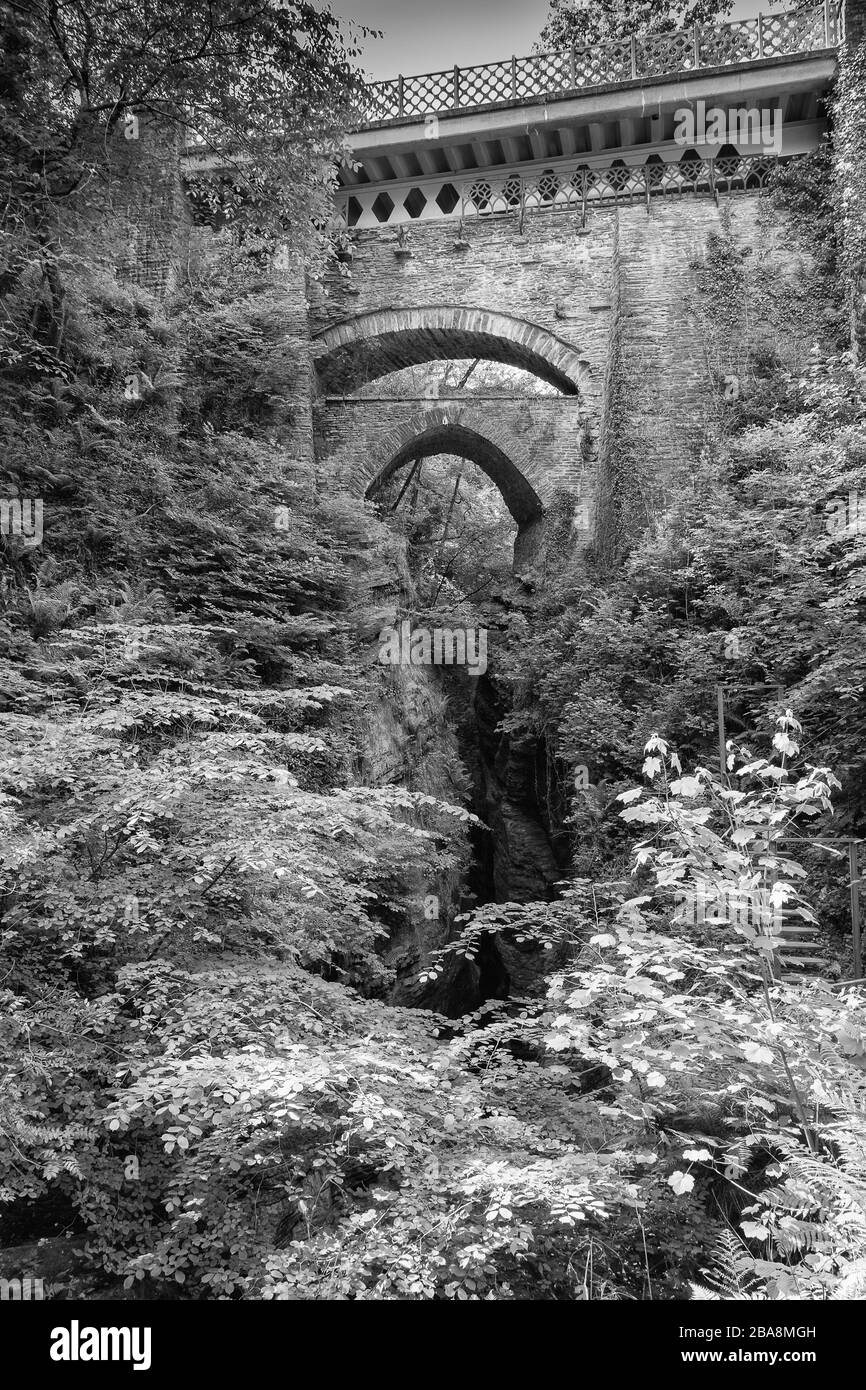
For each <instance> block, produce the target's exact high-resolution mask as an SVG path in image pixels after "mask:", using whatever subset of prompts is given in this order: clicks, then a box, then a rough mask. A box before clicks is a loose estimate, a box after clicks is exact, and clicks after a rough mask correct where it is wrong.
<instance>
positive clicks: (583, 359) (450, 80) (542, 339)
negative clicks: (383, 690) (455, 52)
mask: <svg viewBox="0 0 866 1390" xmlns="http://www.w3.org/2000/svg"><path fill="white" fill-rule="evenodd" d="M858 7H859V8H861V9H862V0H849V5H848V9H849V11H850V12H852V13H853V12H854V10H857V9H858ZM841 26H842V17H841V16H840V15H839V14H837V11H836V7H835V6H834V5H830V4H828V5H823V6H818V7H816V6H811V7H809V8H807V9H804V10H802V11H797V12H796V13H794V14H792V15H788V16H773V17H769V18H765V19H758V20H749V21H740V22H739V23H737V24H733V25H727V26H721V27H720V28H719V29H718V30H714V31H709V30H702V31H700V33H693V32H692V31H689V33H688V34H685V35H669V36H665V37H664V39H659V40H658V41H657V42H656V41H653V43H649V42H648V41H640V42H634V41H632V42H629V41H624V43H623V44H620V45H619V46H618V47H617V46H609V47H608V49H605V50H604V51H601V50H599V51H598V53H595V52H592V53H582V54H571V55H569V54H553V55H542V58H532V59H526V60H517V59H515V60H513V61H512V63H511V64H491V65H489V67H488V68H484V69H472V70H468V71H467V70H464V71H463V72H461V71H460V70H455V72H453V73H451V72H449V73H448V74H427V75H426V76H424V77H420V78H412V79H409V78H400V79H397V80H395V82H394V83H393V84H379V86H378V87H377V88H376V89H375V90H373V91H371V107H370V113H369V120H368V122H367V124H366V125H365V126H363V127H362V128H361V129H359V130H358V131H357V132H355V134H353V135H352V136H351V143H352V146H353V153H354V163H353V167H352V168H348V167H347V168H345V169H344V170H342V171H341V176H340V177H341V188H340V190H339V192H338V195H337V219H338V221H337V225H338V232H339V226H340V225H342V231H341V232H339V236H340V240H341V246H342V251H341V255H342V260H343V265H344V270H343V273H342V274H340V275H337V274H334V275H333V276H332V277H331V279H330V282H329V283H328V284H327V286H326V287H324V289H322V288H317V287H315V286H313V287H310V288H309V291H308V315H309V325H310V332H311V344H310V346H311V360H312V367H313V374H314V383H313V419H312V424H313V435H314V440H315V451H316V456H317V458H318V459H319V460H320V461H322V462H326V463H327V465H328V474H329V476H332V477H333V476H335V475H336V476H337V477H338V478H339V479H340V480H341V481H342V482H343V484H344V485H345V486H346V487H347V488H348V489H349V490H350V491H351V492H353V493H354V494H355V495H356V496H358V497H359V498H361V497H367V498H371V497H375V496H376V494H377V490H378V489H379V487H381V485H382V484H383V482H385V481H386V480H387V479H388V478H389V477H391V476H392V475H393V474H394V473H395V471H396V470H398V469H400V468H402V467H404V466H405V465H407V464H409V463H411V462H412V461H414V460H415V459H418V458H424V457H427V456H430V455H434V454H437V453H451V454H457V455H460V456H462V457H464V458H467V459H469V460H470V461H472V462H473V463H476V464H477V465H478V466H479V467H480V468H481V469H483V470H484V472H486V473H487V474H488V476H489V477H491V478H492V479H493V480H494V481H495V482H496V484H497V486H498V487H499V489H500V491H501V492H502V495H503V497H504V499H505V501H506V503H507V505H508V507H509V509H510V511H511V514H512V516H513V517H514V519H515V521H516V522H517V526H518V542H517V547H516V556H517V559H518V561H520V562H521V563H524V562H526V561H528V559H529V558H530V557H531V556H532V554H534V553H535V551H536V549H537V546H538V543H539V539H540V538H541V537H542V535H543V520H544V516H545V512H546V510H547V508H548V507H549V506H550V504H551V502H552V501H553V500H554V498H556V497H560V498H562V497H564V498H565V499H566V502H567V504H568V505H571V504H573V506H574V516H575V532H574V534H575V536H576V537H577V539H578V540H582V541H587V540H590V539H591V537H592V534H593V528H594V523H595V519H596V514H597V502H598V499H599V497H600V496H601V495H603V494H604V493H605V489H606V487H607V486H608V481H609V479H608V477H607V475H608V474H609V473H610V471H611V469H612V467H614V466H615V463H616V460H615V458H612V457H611V455H612V453H613V452H614V451H615V449H616V448H617V447H619V445H618V441H619V438H620V436H619V434H618V433H617V420H618V416H621V415H622V392H623V389H624V388H627V390H628V394H629V405H628V417H629V428H630V432H631V439H632V443H633V445H634V447H635V448H636V449H637V450H638V451H639V452H640V454H641V455H642V480H641V490H642V499H641V506H643V507H644V508H645V511H646V512H647V514H651V513H652V510H653V506H654V504H655V501H656V499H659V500H660V499H661V498H662V497H663V495H664V493H665V491H666V489H667V487H668V486H669V485H670V483H671V482H672V480H673V479H674V478H675V477H676V476H678V475H681V474H682V473H683V472H684V471H688V470H689V469H690V468H691V466H692V458H693V447H694V438H695V435H696V432H697V433H699V432H700V429H701V424H702V421H703V417H704V416H705V415H706V414H707V412H708V411H709V410H710V409H711V408H714V405H713V402H712V400H711V399H710V398H709V395H708V381H707V373H706V370H705V361H704V353H703V345H702V343H701V341H700V332H699V329H698V327H697V325H696V324H695V322H694V320H693V318H692V316H691V315H690V313H689V311H688V296H689V292H690V290H691V289H692V288H693V282H692V279H691V276H692V271H691V269H690V267H691V266H692V265H693V263H694V261H695V259H696V258H698V257H700V255H701V254H702V251H703V248H704V247H705V245H706V241H707V238H708V236H709V234H710V233H712V232H716V231H719V230H720V228H721V224H722V221H723V219H728V218H729V219H730V225H731V226H732V228H733V230H734V233H735V235H736V236H737V238H738V239H739V240H740V241H741V243H744V244H746V245H747V246H750V247H752V248H758V247H759V246H760V245H762V244H765V243H766V238H767V236H768V235H773V234H772V233H770V232H768V231H767V229H766V226H765V225H764V224H763V223H761V221H760V219H759V218H758V215H757V213H758V202H759V198H760V190H761V188H762V186H763V185H764V183H765V181H766V176H767V172H768V170H769V169H770V167H771V166H772V163H773V161H774V159H775V158H776V157H777V156H779V157H782V158H789V157H792V156H796V155H797V154H798V153H802V152H804V151H807V150H809V149H812V148H815V147H816V146H817V144H818V143H819V141H820V140H821V138H822V136H823V133H824V130H825V118H824V100H825V97H826V95H827V92H828V90H829V87H830V85H831V84H832V81H833V78H834V74H835V70H836V48H837V45H838V42H839V39H840V34H841ZM614 49H615V50H616V51H614ZM699 102H703V103H704V108H700V107H699V106H698V103H699ZM712 105H718V106H721V107H723V108H728V109H729V110H730V112H731V115H732V118H733V119H732V126H731V128H732V129H733V130H734V140H735V141H736V142H737V143H734V142H733V141H731V140H728V141H727V142H726V143H723V142H720V141H719V140H716V143H715V144H712V143H709V142H707V143H704V144H702V145H701V146H700V148H698V149H696V148H693V147H692V148H688V149H684V148H683V147H682V146H681V145H680V144H678V143H677V139H676V135H675V131H676V126H675V120H676V117H677V113H678V111H681V110H682V109H683V108H688V109H691V110H693V111H695V112H696V114H700V111H701V109H704V110H705V109H706V108H707V107H708V106H712ZM750 112H751V115H750ZM761 112H764V113H767V112H775V113H777V117H778V119H779V121H780V122H781V136H780V141H779V145H778V148H777V149H774V150H773V151H772V152H771V151H768V150H767V149H766V148H765V147H764V146H763V145H762V144H761V143H760V141H761V134H760V132H761V129H762V127H761V124H760V113H761ZM755 114H757V115H758V123H757V124H755V123H754V122H752V125H751V126H750V124H749V122H750V120H751V119H752V115H755ZM764 119H765V122H766V121H768V120H769V116H767V115H765V117H764ZM768 128H769V126H768V125H766V124H765V126H764V130H765V131H766V130H767V129H768ZM756 142H757V143H756ZM787 249H788V248H787V247H786V246H785V245H784V243H783V242H781V243H780V242H779V241H778V239H777V244H776V246H775V247H774V252H775V254H777V255H779V256H784V255H785V254H786V252H787ZM477 358H481V359H486V360H490V361H493V362H498V363H502V364H504V365H506V366H508V367H512V368H519V369H521V370H522V371H524V372H527V373H530V374H531V375H532V377H534V378H536V379H537V380H538V381H540V382H543V383H545V387H546V388H547V389H546V390H545V391H544V392H543V393H541V394H539V393H537V392H535V393H533V394H528V393H526V392H525V391H524V390H523V389H522V387H521V386H516V387H515V389H514V391H513V393H511V394H509V395H502V394H497V395H496V396H495V397H493V396H484V395H482V394H480V393H478V392H472V393H470V392H468V391H467V392H465V393H461V394H460V395H458V396H456V397H453V398H439V397H437V396H436V395H435V391H434V390H433V388H432V386H431V385H430V383H431V382H432V380H433V376H432V374H430V375H426V376H425V369H426V368H427V366H428V365H430V364H433V363H442V362H446V361H457V360H466V359H470V360H474V359H477ZM407 367H415V368H417V369H419V371H418V372H416V373H414V374H413V380H414V381H415V383H416V384H415V386H414V387H413V388H411V394H409V393H406V392H403V393H402V394H399V395H395V394H394V389H393V387H392V386H391V385H390V384H389V385H387V386H383V388H382V390H381V392H377V391H376V383H378V382H383V383H384V381H385V379H386V378H388V377H390V376H391V374H392V373H395V372H400V371H403V370H404V369H405V368H407ZM439 376H440V377H441V372H440V373H439ZM624 377H625V378H627V379H626V380H624ZM419 378H420V381H421V386H420V388H419V386H418V385H417V382H418V380H419ZM400 380H401V381H405V380H406V378H405V377H404V378H401V379H400ZM521 380H522V379H521ZM710 394H711V392H710Z"/></svg>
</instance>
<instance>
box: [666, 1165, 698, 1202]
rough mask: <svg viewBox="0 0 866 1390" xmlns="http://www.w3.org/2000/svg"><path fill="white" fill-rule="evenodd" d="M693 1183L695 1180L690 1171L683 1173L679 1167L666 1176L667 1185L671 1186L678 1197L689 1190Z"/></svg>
mask: <svg viewBox="0 0 866 1390" xmlns="http://www.w3.org/2000/svg"><path fill="white" fill-rule="evenodd" d="M694 1185H695V1180H694V1178H693V1177H692V1175H691V1173H683V1172H681V1171H680V1169H679V1168H678V1169H677V1171H676V1172H675V1173H671V1175H670V1177H669V1178H668V1187H672V1188H673V1190H674V1192H675V1193H676V1195H677V1196H678V1197H684V1196H685V1194H686V1193H687V1192H691V1190H692V1188H693V1187H694Z"/></svg>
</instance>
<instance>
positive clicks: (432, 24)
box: [329, 0, 794, 78]
mask: <svg viewBox="0 0 866 1390" xmlns="http://www.w3.org/2000/svg"><path fill="white" fill-rule="evenodd" d="M329 7H330V9H331V10H333V12H334V14H336V15H342V16H344V17H345V18H346V19H352V20H356V21H357V22H358V23H359V24H366V25H367V26H368V27H369V28H371V29H383V30H384V31H385V36H384V38H381V39H367V40H366V42H365V44H364V51H365V58H364V67H365V69H366V71H367V72H368V74H369V75H370V76H371V77H375V78H383V77H396V76H397V74H398V73H399V72H402V73H406V74H409V73H413V72H436V71H438V70H439V69H441V68H448V67H453V66H454V64H455V63H459V64H460V66H461V67H471V66H472V65H473V64H474V63H489V62H494V61H496V59H498V58H508V57H510V56H511V54H512V53H515V54H517V56H518V57H520V56H521V55H523V54H527V53H530V52H531V51H532V46H533V44H534V43H535V41H536V39H537V38H538V36H539V34H540V32H541V30H542V28H543V26H544V21H545V19H546V17H547V0H329ZM793 8H794V5H793V4H790V5H788V4H785V3H776V4H773V3H772V0H761V2H760V3H759V0H736V5H735V10H734V13H735V16H736V17H737V18H738V19H739V18H745V17H746V16H749V15H755V14H757V13H758V11H759V10H762V11H763V12H764V13H765V14H770V13H772V12H774V11H778V10H779V9H793Z"/></svg>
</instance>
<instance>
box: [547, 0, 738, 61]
mask: <svg viewBox="0 0 866 1390" xmlns="http://www.w3.org/2000/svg"><path fill="white" fill-rule="evenodd" d="M732 8H733V5H732V0H691V3H689V0H666V3H665V4H657V3H653V0H627V3H623V0H550V9H549V13H548V16H547V22H546V24H545V26H544V28H543V29H542V31H541V38H540V39H539V43H538V47H539V49H540V50H541V51H542V52H544V51H545V50H547V49H553V48H566V47H568V46H569V45H574V46H575V47H576V48H591V47H594V46H596V45H598V44H605V43H611V42H613V41H614V40H616V39H623V38H630V37H631V35H632V34H634V35H636V36H638V37H643V36H645V35H650V34H667V33H671V32H672V31H674V30H676V29H686V28H688V27H689V26H690V25H692V24H713V23H720V22H721V21H722V20H723V19H724V18H725V16H726V15H729V14H730V12H731V10H732Z"/></svg>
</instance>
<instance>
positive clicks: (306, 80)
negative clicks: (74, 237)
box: [0, 0, 366, 243]
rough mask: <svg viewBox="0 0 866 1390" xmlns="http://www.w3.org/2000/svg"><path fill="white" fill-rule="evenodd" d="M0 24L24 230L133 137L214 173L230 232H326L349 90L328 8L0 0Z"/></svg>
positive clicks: (344, 57)
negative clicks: (144, 134)
mask: <svg viewBox="0 0 866 1390" xmlns="http://www.w3.org/2000/svg"><path fill="white" fill-rule="evenodd" d="M0 27H2V30H3V37H4V51H5V58H4V59H3V61H2V66H0V165H2V173H3V179H4V184H5V185H6V186H7V187H8V188H9V189H11V191H12V194H13V200H14V202H15V205H16V211H17V214H18V217H19V219H21V220H22V221H23V222H25V223H26V224H27V225H28V226H29V227H30V228H31V229H33V228H34V227H37V226H38V227H42V228H43V229H44V227H45V224H46V222H50V221H51V218H52V212H56V211H57V209H58V207H61V206H63V207H68V205H69V200H70V198H73V197H74V198H76V199H79V200H80V199H81V198H82V197H86V198H93V197H94V195H97V194H98V193H99V191H100V190H102V191H104V184H105V181H106V179H107V177H108V175H109V173H110V167H111V162H112V149H115V150H117V149H118V148H120V149H123V148H124V142H123V140H122V139H119V136H120V134H121V132H122V133H123V134H125V135H126V136H127V137H128V139H129V140H130V142H131V140H133V139H135V138H137V137H138V135H139V134H140V133H141V131H140V127H141V128H144V127H148V128H150V129H153V128H155V129H157V130H159V131H163V132H168V133H169V134H170V135H172V136H177V137H178V138H179V139H180V141H181V142H183V141H185V140H187V139H188V138H190V137H191V138H192V139H193V140H194V141H195V142H196V143H199V144H200V146H201V148H202V152H203V153H204V154H205V155H207V156H208V157H209V161H208V162H209V163H210V165H211V166H213V165H216V166H217V168H218V169H219V170H220V171H221V172H222V173H223V175H224V177H223V178H222V179H221V180H219V179H218V180H214V179H213V178H212V177H211V178H210V179H209V188H210V190H211V191H210V194H209V196H210V198H211V199H214V198H216V196H217V190H219V196H220V198H221V201H222V205H223V208H224V211H225V212H226V214H227V216H228V217H229V218H230V219H233V220H234V221H236V222H238V221H246V222H247V223H249V224H250V225H252V226H255V227H256V228H257V229H259V230H261V229H263V228H264V229H267V230H269V231H271V232H274V233H278V232H279V231H285V230H286V229H288V228H292V231H293V240H294V241H295V243H297V241H299V240H300V241H303V240H304V232H305V229H306V228H307V227H308V226H309V223H310V219H311V218H312V219H313V220H314V221H315V222H318V223H319V224H324V222H325V221H326V220H327V217H328V213H329V199H330V192H331V187H332V184H333V178H334V166H335V159H336V158H337V157H338V156H339V154H340V151H341V149H342V132H343V130H345V129H346V128H347V125H348V124H349V123H350V113H351V111H352V104H353V101H354V100H355V97H356V96H357V94H358V93H359V91H360V77H359V75H358V74H357V73H356V71H355V70H354V68H353V65H352V60H353V59H354V57H355V56H356V53H357V50H356V49H355V48H354V47H352V46H351V42H352V41H351V40H350V41H345V40H344V38H343V35H342V33H341V31H340V28H339V23H338V21H337V20H336V19H335V18H334V16H333V15H332V14H331V13H330V11H328V10H325V11H319V10H318V9H316V8H315V7H314V6H313V5H311V4H308V3H305V0H263V2H262V3H252V0H191V3H189V4H186V5H183V6H178V5H175V4H172V3H170V0H149V2H148V3H146V4H142V5H130V4H127V3H124V0H74V3H73V0H28V3H26V4H24V3H17V0H4V3H3V4H2V5H0ZM362 32H366V31H362ZM347 42H348V43H349V45H350V46H348V47H347ZM210 172H211V174H212V172H213V169H212V168H211V171H210ZM7 218H8V213H7Z"/></svg>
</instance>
